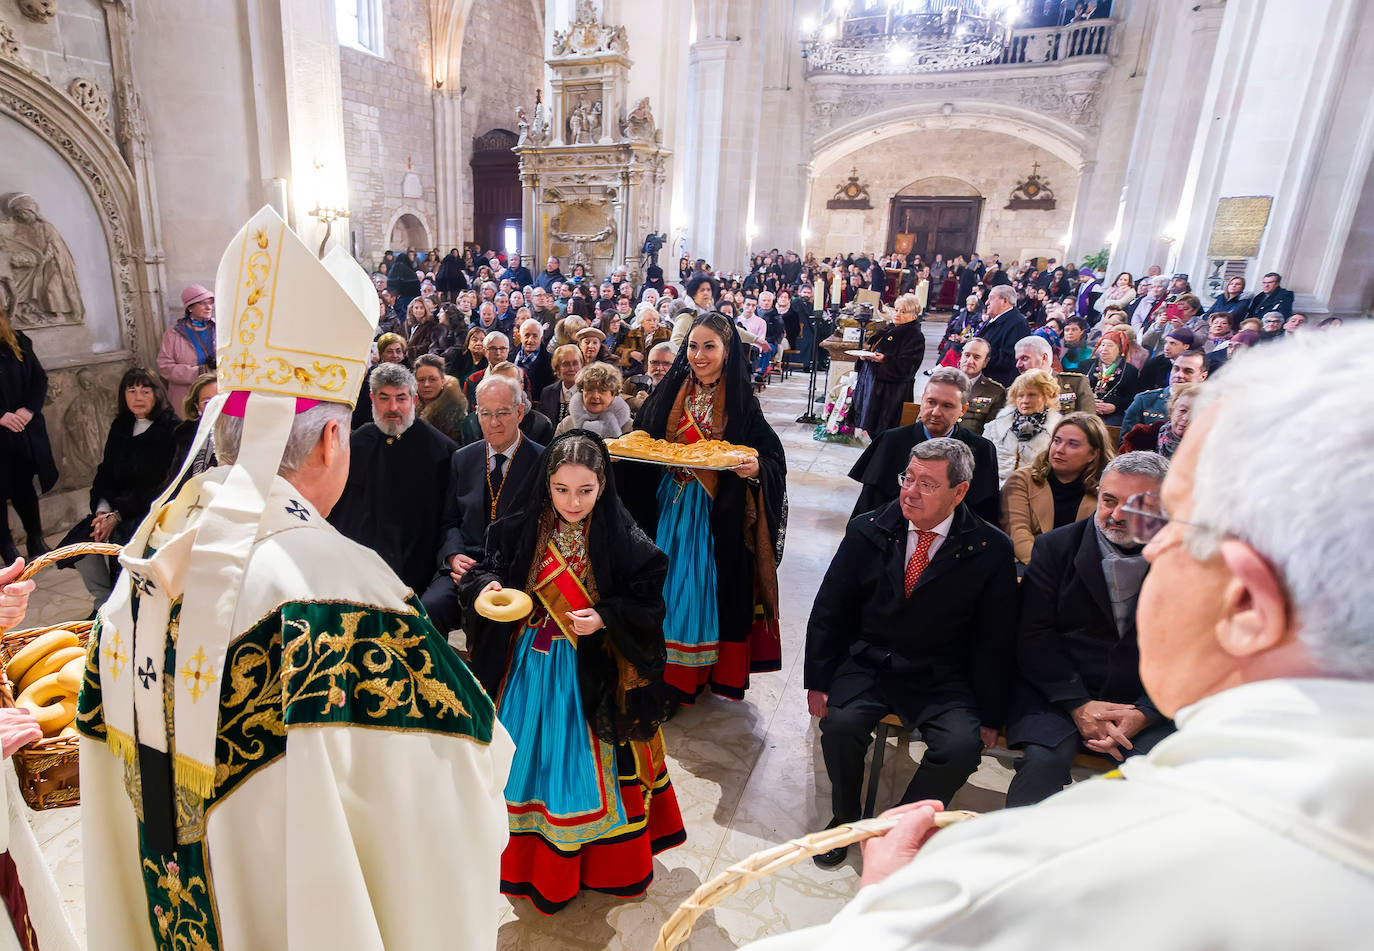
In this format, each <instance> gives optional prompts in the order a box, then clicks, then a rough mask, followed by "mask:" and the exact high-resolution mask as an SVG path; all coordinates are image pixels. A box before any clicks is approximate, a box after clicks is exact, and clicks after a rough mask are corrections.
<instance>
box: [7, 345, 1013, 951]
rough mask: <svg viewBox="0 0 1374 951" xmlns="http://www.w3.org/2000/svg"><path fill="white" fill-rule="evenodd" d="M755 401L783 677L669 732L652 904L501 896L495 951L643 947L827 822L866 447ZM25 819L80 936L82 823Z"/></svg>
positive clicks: (785, 924) (981, 777) (982, 802)
mask: <svg viewBox="0 0 1374 951" xmlns="http://www.w3.org/2000/svg"><path fill="white" fill-rule="evenodd" d="M937 335H938V331H937V332H936V333H935V334H932V333H929V332H927V335H926V336H927V338H928V339H929V338H932V337H935V336H937ZM762 402H763V406H764V409H765V412H766V413H767V415H768V417H769V419H770V420H771V422H772V424H773V427H774V429H776V430H777V432H778V435H779V437H780V438H781V439H782V443H783V446H784V447H785V448H786V451H787V461H788V478H787V485H788V501H789V509H790V520H789V524H788V533H787V548H786V552H785V555H784V558H783V561H782V565H781V572H780V575H781V577H780V584H781V592H782V611H783V617H782V636H783V665H784V666H783V669H782V670H781V671H779V672H777V673H772V674H765V675H762V676H757V677H755V678H754V681H753V684H752V686H751V688H750V690H749V693H748V696H747V698H746V699H745V700H744V701H743V702H741V703H731V702H728V701H724V700H719V699H716V698H714V697H711V696H707V697H705V698H704V699H702V700H701V701H700V702H698V703H697V705H696V706H694V707H691V708H689V709H686V710H684V711H682V712H681V713H680V714H679V715H678V716H677V717H676V718H674V719H673V721H672V722H671V723H669V724H668V725H667V726H666V727H665V728H664V738H665V741H666V745H667V749H668V753H669V771H670V776H671V777H672V781H673V785H674V787H675V788H676V790H677V797H678V801H679V803H680V804H681V807H682V813H683V818H684V820H685V822H686V826H687V842H686V843H685V844H684V845H682V846H679V847H678V848H676V849H672V850H670V851H668V852H665V853H663V854H662V855H660V856H659V857H658V860H657V862H656V863H655V877H654V882H653V884H652V885H651V886H650V888H649V890H648V893H647V894H645V895H644V896H642V897H639V898H634V899H624V898H614V897H610V896H605V895H599V894H596V893H584V894H583V895H582V896H580V897H579V898H578V899H577V900H576V901H575V902H574V903H573V904H572V905H570V906H569V907H568V908H566V909H564V910H563V911H562V912H560V913H559V914H558V915H556V916H554V917H545V916H544V915H541V914H540V913H539V912H537V911H535V910H534V909H533V908H532V907H531V906H530V905H529V903H528V902H524V901H517V903H516V904H515V905H514V906H512V905H511V904H510V903H508V902H507V901H506V900H505V899H504V898H500V897H496V898H494V899H493V900H495V901H499V902H500V903H501V907H502V909H503V916H502V921H501V926H500V931H499V934H498V945H499V947H501V948H510V949H517V948H518V949H521V951H535V949H542V948H550V949H553V948H557V949H589V951H590V949H603V948H604V949H634V951H646V949H648V948H650V947H652V945H653V941H654V938H655V937H656V935H657V933H658V930H659V928H660V927H661V925H662V924H663V922H664V920H665V919H666V918H667V917H668V915H670V914H671V913H672V912H673V910H674V909H675V908H676V907H677V906H678V904H679V903H680V902H681V901H682V900H683V899H685V898H686V897H687V896H688V895H690V894H691V892H692V890H693V889H695V888H696V887H697V886H698V885H700V884H701V883H702V882H704V881H706V880H707V879H709V878H711V877H712V876H714V875H717V874H719V873H720V872H722V871H724V870H725V869H726V868H727V867H728V866H729V865H731V864H732V863H734V862H736V861H738V860H740V859H742V858H744V857H746V856H748V855H750V854H751V853H753V852H756V851H759V850H761V849H764V848H767V847H769V846H772V845H776V844H778V843H780V842H783V841H785V840H787V839H791V838H794V837H797V836H801V835H805V834H807V833H808V832H813V831H815V830H817V829H821V828H823V827H824V826H825V824H826V822H827V821H828V820H829V818H830V810H829V783H828V781H827V779H826V776H825V768H824V766H823V765H822V763H821V756H820V745H819V737H820V734H819V732H818V730H817V728H816V722H815V721H814V720H812V718H811V717H810V716H809V715H808V714H807V710H806V695H805V691H804V690H803V688H802V662H801V661H802V650H803V645H804V641H805V635H806V619H807V614H808V613H809V611H810V608H811V602H812V599H813V597H814V596H815V592H816V588H817V587H818V586H819V584H820V580H821V576H822V574H823V573H824V571H825V568H826V565H827V564H828V563H829V560H830V556H831V554H832V553H833V552H834V550H835V546H836V545H837V544H838V542H839V539H840V537H841V535H842V533H843V531H844V526H845V522H846V518H847V515H848V512H849V510H850V507H851V506H852V505H853V501H854V498H855V497H856V495H857V488H858V487H857V485H856V484H855V483H853V482H851V481H849V479H847V478H846V477H845V473H846V472H847V471H848V470H849V467H850V466H851V465H852V464H853V461H854V459H855V458H856V457H857V456H858V454H859V451H860V450H859V448H858V447H856V446H848V445H840V444H836V443H821V442H816V441H813V440H812V438H811V431H812V427H811V426H808V425H802V424H798V423H796V422H794V420H795V418H796V417H797V416H799V415H801V414H802V412H803V410H804V408H805V403H806V377H805V376H802V375H794V376H793V377H792V378H791V379H790V380H788V381H786V382H781V383H775V384H774V385H772V386H770V387H769V388H768V390H767V391H766V392H765V394H764V396H763V399H762ZM39 581H40V586H41V593H40V595H39V596H38V597H37V598H36V601H35V604H34V609H33V613H32V614H31V618H32V619H33V620H34V621H35V622H36V623H44V622H48V621H57V620H70V619H72V618H78V617H85V616H86V614H87V613H88V612H89V610H90V600H89V599H88V598H86V597H85V595H84V592H83V590H82V588H81V584H80V581H79V579H78V578H77V576H76V573H75V572H72V571H56V570H50V571H48V572H46V573H45V574H44V575H42V576H40V578H39ZM889 744H890V746H896V747H897V751H896V752H895V754H892V755H889V756H888V758H887V761H886V763H885V765H884V769H883V782H882V786H881V792H880V808H881V807H882V806H883V805H885V804H891V803H893V802H895V801H896V798H897V796H898V794H899V793H900V792H901V790H902V789H904V788H905V785H906V783H907V781H908V780H909V779H910V777H911V774H912V772H913V771H914V769H915V762H916V761H917V760H919V757H920V753H921V749H922V746H921V744H920V743H919V742H911V743H909V744H905V743H899V741H897V740H889ZM891 752H892V751H890V754H891ZM1010 777H1011V773H1010V771H1009V770H1007V769H1006V768H1005V767H1003V766H1002V765H1000V764H999V763H998V762H997V761H996V760H993V759H992V758H990V757H985V758H984V760H983V764H982V766H981V767H980V769H979V770H978V772H977V773H975V774H974V776H973V778H972V780H971V781H970V783H969V785H967V786H966V787H965V788H964V789H963V790H962V791H961V792H960V793H959V795H958V796H957V797H956V798H955V802H954V805H955V806H956V807H960V808H966V809H974V810H979V811H986V810H989V809H996V808H1000V807H1001V805H1002V800H1003V794H1004V793H1005V791H1006V787H1007V783H1008V782H1009V781H1010ZM32 818H33V826H34V832H35V834H36V835H37V837H38V839H39V842H40V844H41V846H42V848H43V850H44V853H45V854H46V855H47V857H48V859H49V862H50V864H51V867H52V869H53V873H54V876H55V877H56V879H57V882H58V886H59V888H60V889H61V890H62V893H63V895H64V897H65V898H66V900H67V903H68V908H69V911H70V914H71V916H72V919H73V924H74V925H75V926H76V929H77V931H78V933H84V922H83V921H82V910H81V909H82V904H83V903H82V882H81V855H80V826H79V822H78V811H77V810H75V809H62V810H55V811H52V812H47V813H41V814H34V815H33V816H32ZM859 868H860V865H859V854H858V850H857V849H851V850H850V858H849V859H848V861H847V862H846V863H845V864H844V865H841V866H840V867H838V868H836V869H832V870H821V869H819V868H817V867H816V866H815V865H814V864H812V863H811V862H804V863H802V864H800V865H797V866H794V867H793V868H790V869H787V870H786V871H784V872H782V873H780V874H778V875H775V876H773V877H772V878H769V879H766V880H764V881H763V882H760V883H758V884H756V885H754V886H752V887H750V888H747V889H745V890H744V891H743V892H741V893H740V894H738V895H735V896H733V897H732V898H730V899H728V900H727V901H725V902H724V904H722V905H721V906H720V907H718V908H716V909H715V910H713V911H711V912H708V913H707V914H706V915H705V916H703V917H702V918H701V919H700V921H698V923H697V926H696V928H695V930H694V931H693V936H692V940H691V941H690V942H689V944H688V945H687V947H688V948H690V949H693V951H708V949H723V948H735V947H738V946H740V945H742V944H744V943H746V942H749V941H752V940H755V939H758V938H762V937H764V936H766V935H770V934H775V933H777V932H780V931H784V930H788V929H791V928H797V927H803V926H807V925H812V924H816V923H818V922H822V921H826V920H828V919H829V918H831V917H832V916H833V915H834V914H835V913H836V912H837V911H839V909H840V908H841V907H842V906H843V905H844V904H845V902H846V901H848V900H849V899H850V898H851V897H852V896H853V895H854V893H855V891H856V890H857V888H858V882H859Z"/></svg>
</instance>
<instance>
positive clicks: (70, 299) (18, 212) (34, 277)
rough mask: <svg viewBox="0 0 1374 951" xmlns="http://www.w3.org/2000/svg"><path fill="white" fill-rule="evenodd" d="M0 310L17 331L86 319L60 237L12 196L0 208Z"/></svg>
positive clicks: (22, 198)
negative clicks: (2, 309) (11, 321)
mask: <svg viewBox="0 0 1374 951" xmlns="http://www.w3.org/2000/svg"><path fill="white" fill-rule="evenodd" d="M0 209H2V210H3V213H4V215H5V217H4V218H3V219H0V304H3V305H4V307H5V310H6V311H8V312H9V313H10V315H11V316H12V317H13V319H14V324H15V326H16V327H46V326H51V325H55V324H79V323H81V322H82V321H84V320H85V318H86V308H85V306H84V305H83V304H82V302H81V291H80V289H79V288H78V287H77V284H76V262H75V261H74V260H72V254H71V251H70V250H68V248H67V243H66V242H65V241H63V240H62V235H61V234H59V233H58V231H57V228H56V227H54V226H53V224H52V222H50V221H48V220H47V219H45V218H44V217H43V216H42V214H41V213H40V211H39V208H38V202H36V201H34V199H33V198H32V197H30V196H29V195H25V194H23V193H19V192H16V193H12V194H9V195H6V196H5V197H4V199H3V205H0Z"/></svg>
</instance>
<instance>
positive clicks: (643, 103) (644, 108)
mask: <svg viewBox="0 0 1374 951" xmlns="http://www.w3.org/2000/svg"><path fill="white" fill-rule="evenodd" d="M620 137H621V138H623V139H629V140H630V141H631V142H654V141H656V140H657V137H658V128H657V127H656V126H655V124H654V113H653V109H652V108H650V106H649V97H648V96H645V97H644V98H643V99H641V100H639V102H638V103H636V104H635V107H634V109H632V110H631V111H630V114H629V115H628V116H626V117H625V118H624V119H623V120H621V123H620Z"/></svg>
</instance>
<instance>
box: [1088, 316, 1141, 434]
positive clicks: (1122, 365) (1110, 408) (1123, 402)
mask: <svg viewBox="0 0 1374 951" xmlns="http://www.w3.org/2000/svg"><path fill="white" fill-rule="evenodd" d="M1130 345H1131V341H1130V340H1129V339H1128V338H1127V337H1126V335H1125V334H1124V333H1123V332H1122V331H1121V330H1109V331H1107V332H1106V333H1104V334H1103V335H1102V339H1101V340H1099V341H1098V342H1097V356H1096V357H1095V358H1094V359H1093V362H1092V364H1091V365H1090V366H1089V368H1088V383H1089V384H1090V385H1091V386H1092V390H1093V396H1094V397H1095V398H1096V409H1097V413H1098V415H1099V416H1101V417H1102V422H1104V423H1106V424H1107V425H1108V426H1120V425H1121V419H1122V417H1123V416H1124V415H1125V413H1126V407H1127V406H1129V405H1131V400H1133V399H1135V394H1136V392H1137V391H1138V390H1139V389H1140V387H1139V384H1138V382H1137V381H1138V380H1139V377H1140V373H1139V371H1138V370H1136V368H1135V367H1134V366H1132V365H1131V364H1130V363H1129V362H1128V361H1127V360H1126V351H1127V350H1128V349H1129V347H1130Z"/></svg>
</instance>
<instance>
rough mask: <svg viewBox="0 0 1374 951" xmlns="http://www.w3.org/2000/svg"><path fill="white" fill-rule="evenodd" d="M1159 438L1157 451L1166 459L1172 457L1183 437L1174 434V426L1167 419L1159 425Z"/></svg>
mask: <svg viewBox="0 0 1374 951" xmlns="http://www.w3.org/2000/svg"><path fill="white" fill-rule="evenodd" d="M1157 438H1158V443H1157V445H1156V447H1155V451H1156V452H1158V453H1159V454H1160V455H1161V456H1163V457H1164V458H1165V459H1172V458H1173V456H1174V451H1175V450H1176V449H1178V444H1179V441H1180V440H1181V439H1182V438H1183V437H1182V436H1175V435H1174V430H1173V427H1172V426H1170V425H1169V420H1167V419H1166V420H1165V421H1164V422H1163V423H1161V424H1160V426H1159V435H1158V437H1157Z"/></svg>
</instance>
